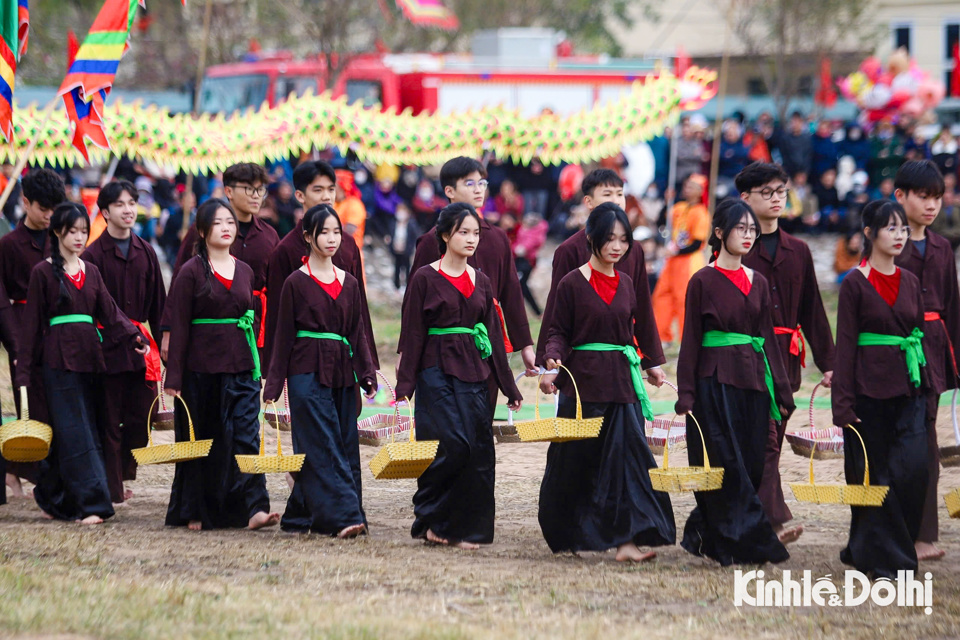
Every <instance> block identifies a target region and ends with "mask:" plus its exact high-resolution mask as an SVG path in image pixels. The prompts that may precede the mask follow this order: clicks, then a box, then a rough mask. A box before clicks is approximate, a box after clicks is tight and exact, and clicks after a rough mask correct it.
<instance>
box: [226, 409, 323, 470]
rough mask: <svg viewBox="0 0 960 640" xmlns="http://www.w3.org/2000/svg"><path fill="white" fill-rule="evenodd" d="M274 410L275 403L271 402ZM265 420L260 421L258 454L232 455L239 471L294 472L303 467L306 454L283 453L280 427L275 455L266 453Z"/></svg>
mask: <svg viewBox="0 0 960 640" xmlns="http://www.w3.org/2000/svg"><path fill="white" fill-rule="evenodd" d="M270 404H272V405H273V408H274V410H276V408H277V406H276V403H273V402H271V403H270ZM266 425H267V421H266V420H264V421H263V422H261V423H260V455H256V456H252V455H242V454H236V455H234V456H233V457H234V458H236V459H237V466H238V467H240V473H257V474H262V473H287V472H290V473H296V472H297V471H300V468H301V467H303V461H304V460H305V459H306V458H307V456H306V454H303V453H295V454H292V455H289V456H285V455H283V445H282V444H281V442H280V429H279V428H278V429H277V455H275V456H268V455H267V453H266V445H265V441H266V439H267V433H266Z"/></svg>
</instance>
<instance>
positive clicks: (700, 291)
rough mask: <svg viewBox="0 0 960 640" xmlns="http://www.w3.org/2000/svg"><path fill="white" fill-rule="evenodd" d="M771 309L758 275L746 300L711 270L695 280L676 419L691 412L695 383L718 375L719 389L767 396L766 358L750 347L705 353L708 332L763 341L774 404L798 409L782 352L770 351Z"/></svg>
mask: <svg viewBox="0 0 960 640" xmlns="http://www.w3.org/2000/svg"><path fill="white" fill-rule="evenodd" d="M769 309H770V292H769V288H768V285H767V280H766V278H764V277H763V276H762V275H761V274H759V273H756V272H754V274H753V286H751V288H750V295H749V296H745V295H743V293H741V291H740V289H738V288H737V286H736V285H735V284H733V283H732V282H730V279H729V278H727V277H726V276H724V275H723V274H722V273H720V272H719V271H717V270H716V269H714V268H713V267H704V268H702V269H700V270H699V271H697V272H696V273H695V274H693V277H692V278H690V282H689V284H688V285H687V305H686V316H685V318H686V319H685V320H684V324H683V339H682V341H681V343H680V357H679V358H678V360H677V385H678V386H679V388H680V392H679V396H680V397H679V400H677V406H676V411H677V413H687V412H688V411H691V410H692V409H693V402H694V397H695V395H696V381H697V378H709V377H711V376H714V375H715V376H716V377H717V382H719V383H720V384H728V385H730V386H733V387H737V388H738V389H747V390H752V391H762V392H764V393H767V386H766V377H765V371H766V369H765V367H764V363H763V354H762V353H758V352H757V351H755V350H754V349H753V347H752V346H751V345H736V346H730V347H704V346H703V334H704V333H706V332H707V331H726V332H730V333H742V334H746V335H748V336H754V337H760V338H763V339H764V340H765V343H764V347H765V349H764V351H765V353H766V355H767V359H768V360H769V362H770V370H771V372H772V374H773V381H774V396H775V399H776V402H777V404H778V405H779V406H781V407H785V408H787V409H788V410H792V409H793V408H794V403H793V394H792V392H791V390H790V383H789V381H788V380H787V374H786V371H785V370H784V368H783V358H782V357H781V355H780V350H779V349H774V348H773V347H772V345H773V344H774V334H773V322H772V321H771V318H770V312H769V311H768V310H769Z"/></svg>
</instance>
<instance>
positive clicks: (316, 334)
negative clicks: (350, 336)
mask: <svg viewBox="0 0 960 640" xmlns="http://www.w3.org/2000/svg"><path fill="white" fill-rule="evenodd" d="M297 337H298V338H314V339H316V340H335V341H337V342H342V343H343V344H345V345H347V348H348V349H350V357H351V358H352V357H353V347H352V346H350V341H349V340H347V339H346V338H344V337H343V336H342V335H340V334H339V333H328V332H326V331H297Z"/></svg>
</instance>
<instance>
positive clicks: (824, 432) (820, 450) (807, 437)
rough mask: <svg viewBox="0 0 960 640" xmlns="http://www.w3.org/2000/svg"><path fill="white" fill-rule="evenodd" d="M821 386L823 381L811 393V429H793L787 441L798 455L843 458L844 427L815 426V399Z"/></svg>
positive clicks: (829, 458)
mask: <svg viewBox="0 0 960 640" xmlns="http://www.w3.org/2000/svg"><path fill="white" fill-rule="evenodd" d="M820 387H821V383H819V382H818V383H817V386H815V387H814V388H813V392H812V393H811V394H810V429H809V430H807V431H791V432H790V433H787V434H786V436H785V437H786V439H787V442H789V443H790V448H791V449H792V450H793V452H794V453H795V454H797V455H798V456H801V457H803V458H809V457H810V456H811V455H812V456H813V457H814V458H816V459H817V460H834V459H840V460H842V459H843V429H841V428H840V427H828V428H826V429H817V428H815V426H816V423H815V422H814V420H813V401H814V398H816V395H817V389H819V388H820Z"/></svg>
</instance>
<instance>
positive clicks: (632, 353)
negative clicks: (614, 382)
mask: <svg viewBox="0 0 960 640" xmlns="http://www.w3.org/2000/svg"><path fill="white" fill-rule="evenodd" d="M573 350H574V351H619V352H621V353H622V354H623V355H625V356H627V362H628V363H629V364H630V378H631V380H633V390H634V391H636V392H637V399H638V400H639V401H640V409H641V411H642V412H643V417H644V418H646V419H647V420H649V421H651V422H653V405H651V404H650V398H649V396H647V390H646V389H645V388H644V386H643V374H642V373H641V368H640V354H638V353H637V350H636V348H634V347H632V346H629V347H625V346H623V345H619V344H608V343H606V342H590V343H587V344H581V345H579V346H576V347H574V348H573Z"/></svg>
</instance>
